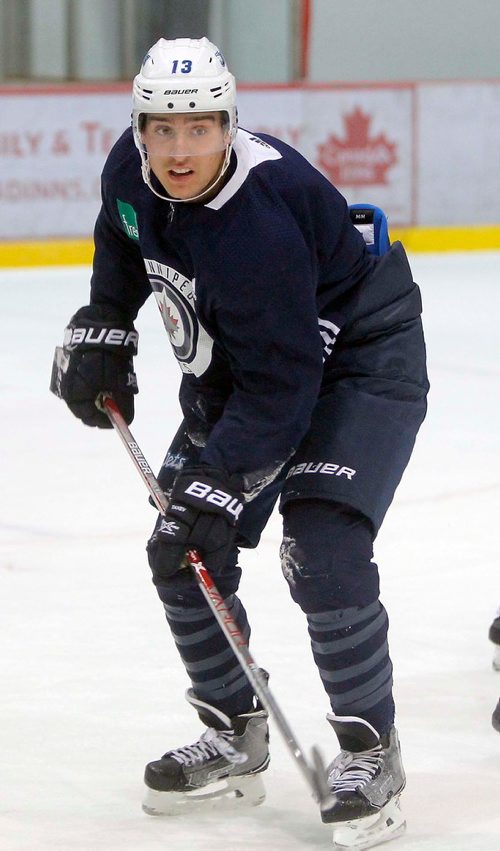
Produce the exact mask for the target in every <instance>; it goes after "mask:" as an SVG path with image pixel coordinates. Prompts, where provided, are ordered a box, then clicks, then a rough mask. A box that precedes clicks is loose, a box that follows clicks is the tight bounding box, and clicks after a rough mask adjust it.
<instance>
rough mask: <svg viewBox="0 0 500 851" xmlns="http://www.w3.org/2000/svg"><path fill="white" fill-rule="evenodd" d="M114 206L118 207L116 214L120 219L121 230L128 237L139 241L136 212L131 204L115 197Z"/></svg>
mask: <svg viewBox="0 0 500 851" xmlns="http://www.w3.org/2000/svg"><path fill="white" fill-rule="evenodd" d="M116 206H117V207H118V215H119V216H120V221H121V223H122V227H123V230H124V231H125V233H126V234H127V236H129V237H130V239H133V240H135V242H139V228H138V227H137V214H136V212H135V210H134V208H133V207H132V204H127V202H126V201H120V199H119V198H117V199H116Z"/></svg>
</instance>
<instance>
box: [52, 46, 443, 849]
mask: <svg viewBox="0 0 500 851" xmlns="http://www.w3.org/2000/svg"><path fill="white" fill-rule="evenodd" d="M151 291H152V292H153V293H154V296H155V298H156V300H157V302H158V306H159V309H160V312H161V315H162V318H163V322H164V324H165V328H166V331H167V334H168V336H169V338H170V342H171V344H172V347H173V350H174V354H175V356H176V357H177V359H178V361H179V365H180V368H181V370H182V381H181V385H180V404H181V407H182V411H183V415H184V419H183V422H182V423H181V425H180V427H179V430H178V432H177V434H176V436H175V437H174V439H173V442H172V444H171V446H170V448H169V450H168V452H167V455H166V458H165V461H164V464H163V466H162V468H161V471H160V474H159V480H160V483H161V485H162V487H163V488H164V490H165V492H166V493H167V495H168V497H169V500H170V508H169V511H168V513H167V514H166V515H165V516H163V517H159V518H158V521H157V523H156V525H155V529H154V531H153V534H152V536H151V538H150V540H149V542H148V545H147V553H148V560H149V565H150V568H151V571H152V578H153V582H154V584H155V586H156V589H157V592H158V594H159V597H160V600H161V601H162V603H163V606H164V609H165V614H166V618H167V621H168V624H169V627H170V629H171V631H172V635H173V638H174V641H175V644H176V646H177V649H178V651H179V653H180V656H181V658H182V660H183V662H184V665H185V667H186V671H187V674H188V677H189V679H190V682H191V687H190V688H189V690H188V692H187V700H188V702H189V703H190V704H191V705H192V706H193V708H194V709H195V710H196V711H197V712H198V714H199V717H200V718H201V720H202V722H203V724H204V725H205V726H206V728H207V729H206V731H205V732H203V734H202V735H201V738H200V739H199V740H198V741H196V742H195V743H194V744H191V745H187V746H185V747H180V748H174V749H173V750H169V751H168V752H167V753H166V754H165V755H164V756H163V757H162V758H161V759H158V760H156V761H153V762H151V763H149V764H148V765H147V767H146V774H145V782H146V787H147V789H146V799H145V804H144V806H145V809H146V811H147V812H150V813H165V812H172V811H174V810H176V809H177V808H182V807H183V806H184V805H185V804H186V803H187V802H190V803H193V802H196V801H200V800H207V799H208V800H210V799H213V798H214V797H217V796H219V795H226V796H227V795H230V794H232V795H233V796H235V798H236V800H245V799H247V800H249V801H250V802H251V803H260V801H261V800H263V798H264V790H263V785H262V777H261V775H262V772H264V770H265V769H266V768H267V765H268V762H269V749H268V729H267V720H266V713H265V711H264V710H263V709H262V707H261V706H260V705H259V704H258V702H257V701H256V700H255V698H254V696H253V693H252V690H251V688H250V686H249V684H248V682H247V680H246V677H245V675H244V673H243V672H242V670H241V668H240V667H239V665H238V663H237V661H236V660H235V658H234V656H233V653H232V651H231V649H230V648H229V647H228V645H227V642H226V640H225V638H224V637H223V635H222V633H221V631H220V629H219V627H218V625H217V623H216V622H215V620H214V618H213V616H212V614H211V612H210V610H209V608H208V606H207V604H206V602H205V600H204V598H203V596H202V594H201V593H200V590H199V588H198V586H197V585H196V582H195V581H194V580H193V578H192V576H191V572H190V570H189V569H188V568H186V566H185V559H184V556H185V552H186V549H187V548H189V547H194V548H196V549H197V550H199V552H200V553H201V555H202V557H203V559H204V562H205V564H206V566H207V569H208V570H209V571H211V572H212V574H213V575H214V578H215V580H216V583H217V586H218V589H219V591H220V592H221V593H222V595H223V597H224V599H225V600H226V604H227V605H228V607H229V608H230V610H231V612H232V614H233V616H234V618H235V620H236V621H237V623H238V625H239V628H240V630H241V631H242V633H243V634H244V635H245V636H249V634H250V627H249V624H248V620H247V615H246V612H245V609H244V607H243V604H242V602H241V601H240V600H239V598H238V596H237V589H238V584H239V579H240V574H241V571H240V568H239V566H238V561H237V559H238V551H239V549H240V548H241V547H255V546H257V544H258V541H259V537H260V534H261V532H262V530H263V528H264V526H265V525H266V522H267V520H268V518H269V516H270V514H271V511H272V509H273V506H274V505H275V503H276V501H277V500H278V499H279V506H280V511H281V513H282V515H283V526H284V528H283V542H282V546H281V561H282V569H283V573H284V577H285V579H286V581H287V583H288V585H289V589H290V593H291V596H292V598H293V600H294V601H295V602H296V603H297V604H298V605H299V606H300V607H301V609H302V610H303V612H304V614H305V618H306V621H307V626H308V630H309V634H310V638H311V645H312V654H313V658H314V662H315V663H316V666H317V668H318V671H319V675H320V677H321V680H322V682H323V685H324V687H325V690H326V693H327V695H328V697H329V700H330V703H331V709H332V711H331V713H330V714H328V716H327V717H328V720H329V722H330V724H331V726H332V728H333V730H334V731H335V733H336V735H337V737H338V740H339V743H340V751H341V752H340V755H339V756H338V757H337V758H336V759H335V760H334V761H333V763H332V764H331V766H330V767H329V769H328V783H329V786H330V788H331V791H332V795H333V797H332V804H331V806H330V807H329V808H327V809H326V810H324V811H323V812H322V818H323V820H324V821H325V822H326V823H331V824H333V825H334V832H335V837H336V841H337V842H338V843H339V847H340V846H342V847H345V846H344V845H342V843H345V842H347V845H348V846H349V847H359V848H361V847H366V848H367V847H370V845H372V844H376V843H377V842H380V841H383V840H384V839H387V838H391V837H392V836H396V835H397V834H398V833H399V832H401V831H402V830H403V828H404V820H403V816H402V815H401V813H400V811H399V808H398V806H397V802H398V799H399V795H400V793H401V790H402V789H403V786H404V783H405V776H404V771H403V766H402V762H401V755H400V749H399V743H398V735H397V732H396V728H395V726H394V701H393V697H392V665H391V660H390V657H389V651H388V644H387V628H388V621H387V614H386V612H385V609H384V607H383V605H382V603H381V602H380V600H379V578H378V569H377V566H376V565H375V564H374V563H373V561H372V556H373V541H374V538H375V536H376V534H377V532H378V530H379V528H380V525H381V523H382V520H383V517H384V515H385V513H386V510H387V508H388V506H389V505H390V503H391V501H392V499H393V496H394V492H395V489H396V487H397V485H398V483H399V481H400V479H401V476H402V474H403V471H404V469H405V467H406V465H407V463H408V460H409V458H410V455H411V452H412V449H413V445H414V441H415V436H416V434H417V431H418V429H419V426H420V424H421V422H422V420H423V418H424V416H425V410H426V401H425V400H426V393H427V389H428V383H427V377H426V370H425V349H424V342H423V336H422V329H421V321H420V313H421V301H420V295H419V291H418V288H417V286H416V285H415V283H414V282H413V280H412V276H411V272H410V269H409V266H408V262H407V259H406V256H405V253H404V250H403V248H402V246H401V244H400V243H395V244H394V245H393V246H392V247H391V248H390V250H389V251H388V252H387V253H385V254H384V255H383V256H381V257H375V256H373V255H372V254H371V253H369V252H368V251H367V249H366V247H365V243H364V240H363V237H362V236H361V235H360V233H359V232H358V230H357V229H356V228H355V227H354V226H353V224H352V223H351V219H350V215H349V210H348V207H347V205H346V202H345V200H344V198H343V197H342V196H341V195H340V194H339V193H338V192H337V190H336V189H335V188H334V187H333V186H332V185H331V184H330V183H329V182H328V181H327V180H326V179H325V178H324V177H323V176H322V175H321V174H320V173H319V172H318V171H317V170H316V169H315V168H314V167H313V166H312V165H310V164H309V163H308V162H307V161H306V160H305V159H304V158H303V157H302V156H301V155H300V154H299V153H298V152H297V151H295V150H293V149H292V148H290V147H289V146H287V145H286V144H284V143H283V142H281V141H279V140H278V139H274V138H271V137H269V136H265V135H262V134H252V133H250V132H247V131H245V130H242V129H238V126H237V112H236V91H235V81H234V78H233V76H232V75H231V74H230V73H229V71H228V68H227V66H226V64H225V61H224V58H223V56H222V54H221V52H220V50H218V49H217V47H215V45H213V44H211V43H210V42H209V41H208V40H207V39H205V38H203V39H200V40H190V39H176V40H174V41H167V40H164V39H160V40H159V41H158V42H157V43H156V44H155V45H154V46H153V47H152V48H151V49H150V50H149V52H148V54H147V55H146V57H145V59H144V61H143V64H142V67H141V69H140V72H139V74H138V76H137V77H136V78H135V80H134V85H133V117H132V128H131V129H129V130H126V131H125V133H124V134H123V135H122V137H121V138H120V139H119V140H118V142H117V143H116V145H115V147H114V148H113V150H112V151H111V153H110V155H109V158H108V160H107V162H106V165H105V167H104V171H103V176H102V208H101V211H100V214H99V217H98V219H97V223H96V228H95V257H94V265H93V275H92V280H91V292H90V304H89V305H87V306H85V307H82V308H81V309H80V310H78V311H77V313H76V314H75V315H74V316H73V318H72V319H71V321H70V323H69V326H68V328H67V329H66V336H65V346H64V358H63V361H62V363H59V364H58V366H57V368H56V377H55V380H56V383H57V386H58V389H59V392H60V395H62V397H63V398H64V399H65V400H66V402H67V404H68V406H69V407H70V409H71V410H72V411H73V413H74V414H75V415H76V416H77V417H79V418H80V419H81V420H82V421H83V422H84V423H86V424H88V425H91V426H98V427H100V428H106V427H108V426H109V422H108V420H107V418H106V416H105V415H104V414H103V413H101V412H100V411H99V410H98V409H97V407H96V405H95V399H96V397H97V396H98V394H99V393H100V392H102V391H108V392H111V393H112V394H113V395H114V397H115V399H116V401H117V403H118V405H119V407H120V408H121V410H122V412H123V413H124V415H125V418H126V419H127V421H128V422H130V421H131V420H132V418H133V414H134V394H135V393H137V384H136V381H135V375H134V372H133V366H132V356H133V355H135V353H136V351H137V334H136V332H135V329H134V325H133V322H134V319H135V317H136V315H137V313H138V311H139V309H140V307H141V305H142V304H143V303H144V302H145V300H146V299H147V297H148V295H150V293H151ZM158 385H159V387H160V386H161V381H159V382H158ZM402 558H404V556H403V554H402ZM353 826H354V828H353ZM357 828H359V829H357ZM346 837H347V839H346Z"/></svg>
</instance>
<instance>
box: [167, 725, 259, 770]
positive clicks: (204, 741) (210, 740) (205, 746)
mask: <svg viewBox="0 0 500 851" xmlns="http://www.w3.org/2000/svg"><path fill="white" fill-rule="evenodd" d="M233 736H234V732H233V731H232V730H228V731H227V732H226V731H220V730H214V729H213V728H212V727H209V728H208V730H205V732H204V733H202V735H201V736H200V738H199V739H198V741H197V742H194V744H192V745H186V746H185V747H183V748H177V749H176V750H173V751H169V752H168V754H165V756H168V757H171V758H172V759H175V761H176V762H178V763H180V765H185V766H192V765H196V764H197V763H202V762H204V761H205V760H206V759H211V758H212V757H214V756H223V757H224V758H225V759H227V761H228V762H230V763H232V764H233V765H237V764H241V763H243V762H246V761H247V759H248V755H247V754H246V753H243V752H241V751H237V750H236V748H235V747H233V745H232V744H231V739H232V738H233Z"/></svg>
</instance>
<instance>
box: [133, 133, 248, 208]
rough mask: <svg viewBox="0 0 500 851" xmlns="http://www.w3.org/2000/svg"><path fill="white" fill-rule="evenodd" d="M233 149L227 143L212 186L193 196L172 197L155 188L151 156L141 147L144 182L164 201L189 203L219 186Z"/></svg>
mask: <svg viewBox="0 0 500 851" xmlns="http://www.w3.org/2000/svg"><path fill="white" fill-rule="evenodd" d="M231 150H232V144H229V145H226V153H225V155H224V162H223V163H222V167H221V170H220V172H219V173H218V175H217V177H216V178H215V180H214V182H213V183H212V184H211V185H210V186H207V188H206V189H204V190H203V192H200V193H199V194H198V195H193V196H192V197H191V198H171V197H170V196H169V195H162V194H161V192H158V191H157V190H156V189H155V188H154V186H153V184H152V183H151V166H150V164H149V157H148V155H147V153H146V151H143V150H141V149H140V150H139V153H140V155H141V174H142V179H143V181H144V183H145V184H146V186H148V187H149V189H151V192H153V194H154V195H156V197H157V198H161V200H162V201H170V202H171V203H172V204H188V203H190V202H191V201H198V200H199V199H200V198H204V197H205V195H208V193H209V192H211V191H212V189H215V187H216V186H217V184H218V182H219V180H220V179H221V177H222V176H223V175H224V174H225V173H226V171H227V170H228V167H229V162H230V160H231Z"/></svg>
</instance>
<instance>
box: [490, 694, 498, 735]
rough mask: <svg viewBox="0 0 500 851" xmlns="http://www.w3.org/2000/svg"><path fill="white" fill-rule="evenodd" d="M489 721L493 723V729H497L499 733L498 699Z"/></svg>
mask: <svg viewBox="0 0 500 851" xmlns="http://www.w3.org/2000/svg"><path fill="white" fill-rule="evenodd" d="M491 723H492V724H493V727H494V728H495V730H498V732H499V733H500V700H499V701H498V703H497V705H496V708H495V711H494V713H493V715H492V716H491Z"/></svg>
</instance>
